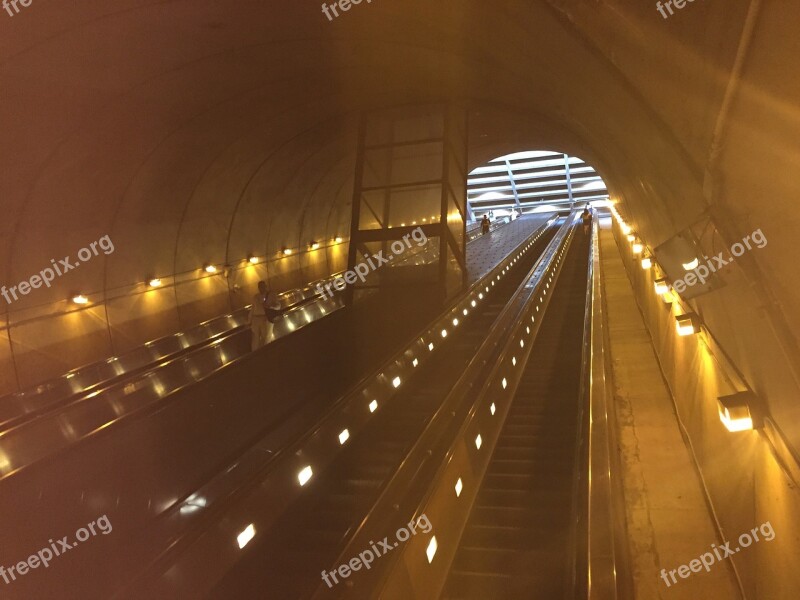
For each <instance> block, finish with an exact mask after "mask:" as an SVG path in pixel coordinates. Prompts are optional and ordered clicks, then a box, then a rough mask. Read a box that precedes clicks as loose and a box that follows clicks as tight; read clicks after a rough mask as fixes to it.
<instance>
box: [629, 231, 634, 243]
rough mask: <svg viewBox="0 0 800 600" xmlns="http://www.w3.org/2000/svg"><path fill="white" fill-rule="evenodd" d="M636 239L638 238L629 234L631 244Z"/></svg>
mask: <svg viewBox="0 0 800 600" xmlns="http://www.w3.org/2000/svg"><path fill="white" fill-rule="evenodd" d="M635 239H636V236H635V235H633V234H632V233H629V234H628V241H629V242H632V241H634V240H635Z"/></svg>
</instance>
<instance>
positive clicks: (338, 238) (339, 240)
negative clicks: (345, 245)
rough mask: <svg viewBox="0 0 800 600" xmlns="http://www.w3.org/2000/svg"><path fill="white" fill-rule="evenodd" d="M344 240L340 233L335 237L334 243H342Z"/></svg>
mask: <svg viewBox="0 0 800 600" xmlns="http://www.w3.org/2000/svg"><path fill="white" fill-rule="evenodd" d="M342 241H343V240H342V238H341V236H338V235H337V236H336V237H335V238H333V243H334V244H341V243H342Z"/></svg>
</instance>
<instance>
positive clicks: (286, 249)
mask: <svg viewBox="0 0 800 600" xmlns="http://www.w3.org/2000/svg"><path fill="white" fill-rule="evenodd" d="M281 253H282V254H283V255H284V256H289V255H290V254H291V253H292V249H291V248H284V249H283V250H281Z"/></svg>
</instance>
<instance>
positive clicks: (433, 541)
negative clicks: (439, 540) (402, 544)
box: [425, 536, 438, 564]
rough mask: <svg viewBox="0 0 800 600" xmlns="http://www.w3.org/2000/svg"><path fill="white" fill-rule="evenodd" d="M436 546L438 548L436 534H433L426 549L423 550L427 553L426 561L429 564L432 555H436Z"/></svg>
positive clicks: (431, 560)
mask: <svg viewBox="0 0 800 600" xmlns="http://www.w3.org/2000/svg"><path fill="white" fill-rule="evenodd" d="M437 548H438V545H437V544H436V536H433V537H432V538H431V541H430V542H428V549H427V550H425V554H427V556H428V563H429V564H430V563H432V562H433V557H434V556H435V555H436V549H437Z"/></svg>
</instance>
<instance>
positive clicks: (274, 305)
mask: <svg viewBox="0 0 800 600" xmlns="http://www.w3.org/2000/svg"><path fill="white" fill-rule="evenodd" d="M280 308H281V303H280V301H279V300H278V296H277V295H276V294H275V293H274V292H271V291H270V290H269V288H267V283H266V282H265V281H259V282H258V292H257V293H256V294H255V295H254V296H253V304H252V306H251V307H250V331H251V332H252V340H251V348H252V350H253V351H254V352H255V351H256V350H258V349H259V348H261V347H262V346H263V345H264V344H266V343H267V342H269V341H270V340H271V339H272V330H273V327H274V323H275V321H276V320H277V318H278V316H279V315H280V314H281V310H280Z"/></svg>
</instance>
